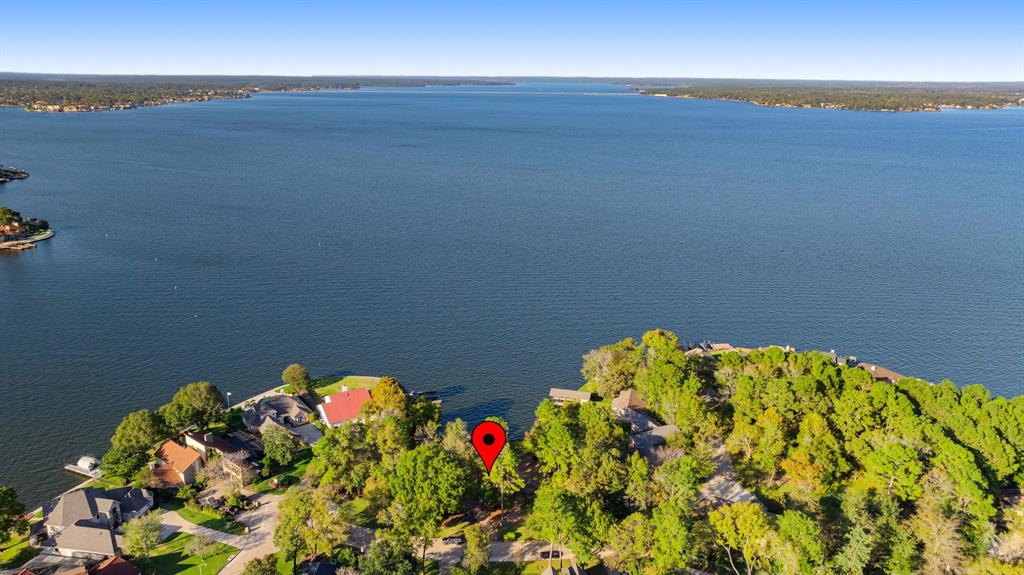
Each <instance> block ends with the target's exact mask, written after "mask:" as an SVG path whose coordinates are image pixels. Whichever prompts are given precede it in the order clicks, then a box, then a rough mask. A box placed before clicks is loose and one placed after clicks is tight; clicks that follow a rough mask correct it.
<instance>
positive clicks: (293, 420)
mask: <svg viewBox="0 0 1024 575" xmlns="http://www.w3.org/2000/svg"><path fill="white" fill-rule="evenodd" d="M312 413H313V410H312V409H310V408H309V406H307V405H306V403H305V402H303V401H302V400H301V399H299V398H298V397H295V396H293V395H287V394H283V393H282V394H278V395H271V396H269V397H264V398H263V399H261V400H259V401H258V402H256V403H254V404H253V405H250V406H249V407H247V408H246V409H245V411H243V412H242V421H244V422H245V426H246V427H248V428H249V431H251V432H253V433H256V432H258V431H259V430H260V428H262V427H263V424H264V423H265V422H266V420H267V419H270V420H273V421H274V423H276V424H278V425H280V426H281V427H284V428H286V429H288V428H293V427H298V426H300V425H305V424H307V423H308V422H309V416H310V415H311V414H312Z"/></svg>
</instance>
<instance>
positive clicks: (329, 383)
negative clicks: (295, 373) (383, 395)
mask: <svg viewBox="0 0 1024 575" xmlns="http://www.w3.org/2000/svg"><path fill="white" fill-rule="evenodd" d="M378 381H380V378H379V377H373V376H368V375H346V376H345V377H342V378H337V377H322V378H320V379H317V380H314V381H313V382H311V383H310V384H309V387H310V388H311V389H312V390H313V391H314V392H315V393H316V394H317V395H318V396H320V397H326V396H328V395H331V394H332V393H337V392H339V391H341V386H343V385H347V386H348V388H349V389H363V388H365V389H373V388H374V387H376V386H377V382H378Z"/></svg>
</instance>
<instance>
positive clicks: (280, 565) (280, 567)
mask: <svg viewBox="0 0 1024 575" xmlns="http://www.w3.org/2000/svg"><path fill="white" fill-rule="evenodd" d="M292 571H293V570H292V562H291V561H290V560H289V559H288V558H287V557H285V555H284V553H281V552H280V551H278V552H277V574H278V575H292Z"/></svg>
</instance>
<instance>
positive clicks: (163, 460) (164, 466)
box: [153, 441, 203, 487]
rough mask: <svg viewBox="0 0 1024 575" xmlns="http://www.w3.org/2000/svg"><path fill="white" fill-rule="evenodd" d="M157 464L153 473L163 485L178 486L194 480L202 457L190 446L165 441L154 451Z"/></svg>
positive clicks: (191, 482)
mask: <svg viewBox="0 0 1024 575" xmlns="http://www.w3.org/2000/svg"><path fill="white" fill-rule="evenodd" d="M156 460H157V463H158V466H157V467H156V469H154V470H153V474H154V475H155V476H156V477H157V478H158V479H160V482H161V483H163V484H164V486H165V487H180V486H182V485H192V484H193V483H195V482H196V474H197V473H199V468H200V467H202V465H203V457H202V455H200V454H199V452H198V451H196V450H195V449H192V448H191V447H184V446H182V445H179V444H178V443H177V442H175V441H167V442H165V443H164V444H163V445H161V446H160V449H158V450H157V452H156Z"/></svg>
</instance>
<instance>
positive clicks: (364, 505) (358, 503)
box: [341, 497, 381, 529]
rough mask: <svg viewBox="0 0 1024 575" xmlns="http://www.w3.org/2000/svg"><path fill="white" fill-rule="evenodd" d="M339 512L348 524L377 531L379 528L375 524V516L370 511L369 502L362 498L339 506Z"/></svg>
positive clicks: (378, 525) (371, 510)
mask: <svg viewBox="0 0 1024 575" xmlns="http://www.w3.org/2000/svg"><path fill="white" fill-rule="evenodd" d="M341 511H342V513H344V516H345V518H346V519H347V520H348V521H349V523H353V524H355V525H359V526H362V527H369V528H371V529H377V528H379V527H381V525H380V524H379V523H377V514H376V513H374V512H373V509H370V502H369V501H367V500H366V499H363V498H362V497H357V498H355V499H353V500H351V501H346V502H345V503H342V504H341Z"/></svg>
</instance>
